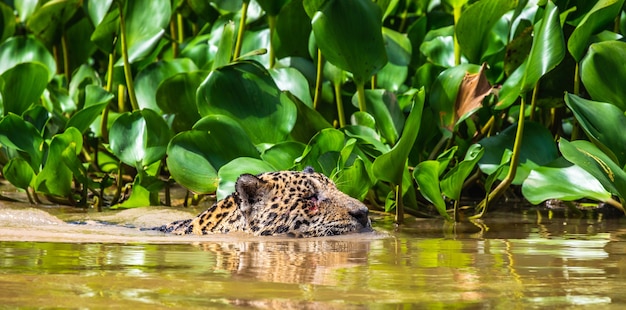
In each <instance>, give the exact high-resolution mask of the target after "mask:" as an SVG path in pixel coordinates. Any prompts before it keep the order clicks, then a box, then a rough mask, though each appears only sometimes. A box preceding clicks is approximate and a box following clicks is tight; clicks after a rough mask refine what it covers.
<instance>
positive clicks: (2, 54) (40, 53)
mask: <svg viewBox="0 0 626 310" xmlns="http://www.w3.org/2000/svg"><path fill="white" fill-rule="evenodd" d="M27 62H37V63H40V65H43V66H44V67H45V68H46V69H47V72H46V73H47V75H46V76H47V79H46V81H48V82H49V81H51V80H52V78H53V77H54V75H55V74H56V72H57V67H56V62H55V61H54V57H52V54H50V52H49V51H48V49H46V47H45V46H44V45H43V44H41V42H39V41H37V40H36V39H34V38H32V37H13V38H10V39H8V40H6V41H5V42H3V43H2V44H0V74H2V73H4V72H6V71H7V70H9V69H11V68H13V67H15V66H17V65H18V64H21V63H27Z"/></svg>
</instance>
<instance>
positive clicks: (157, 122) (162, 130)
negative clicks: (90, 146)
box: [109, 109, 172, 170]
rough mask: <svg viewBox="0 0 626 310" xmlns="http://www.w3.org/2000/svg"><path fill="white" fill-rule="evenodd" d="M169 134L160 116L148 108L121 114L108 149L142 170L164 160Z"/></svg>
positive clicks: (110, 137)
mask: <svg viewBox="0 0 626 310" xmlns="http://www.w3.org/2000/svg"><path fill="white" fill-rule="evenodd" d="M171 136H172V133H171V131H170V129H169V127H168V126H167V124H166V123H165V121H164V120H163V118H161V116H160V115H158V114H157V113H156V112H154V111H152V110H150V109H144V110H140V111H135V112H133V113H124V114H122V115H120V116H119V117H118V118H117V119H116V120H115V122H114V123H113V125H112V126H111V130H110V133H109V141H110V147H111V151H113V154H115V156H117V157H118V158H119V159H120V160H121V161H122V162H123V163H125V164H127V165H129V166H133V167H135V168H137V170H143V169H145V168H144V167H147V166H148V165H150V164H152V163H154V162H156V161H158V160H161V159H163V157H164V156H165V151H166V148H167V144H168V142H169V141H170V137H171Z"/></svg>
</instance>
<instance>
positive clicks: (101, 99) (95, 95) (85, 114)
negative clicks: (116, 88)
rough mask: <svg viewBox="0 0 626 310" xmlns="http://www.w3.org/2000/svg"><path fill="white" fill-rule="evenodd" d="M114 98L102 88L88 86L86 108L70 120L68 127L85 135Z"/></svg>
mask: <svg viewBox="0 0 626 310" xmlns="http://www.w3.org/2000/svg"><path fill="white" fill-rule="evenodd" d="M113 98H114V96H113V94H111V93H109V92H107V91H106V90H104V89H103V88H102V87H100V86H95V85H87V87H86V88H85V106H84V107H83V108H82V109H81V110H80V111H78V112H76V114H74V115H73V116H72V117H71V118H70V119H69V121H68V122H67V125H66V127H76V129H78V131H80V132H81V133H85V131H86V130H87V129H88V128H89V126H90V125H91V124H92V123H93V122H94V121H95V120H96V119H97V118H98V116H100V114H101V113H102V111H103V110H104V108H105V107H106V106H107V104H109V101H111V100H112V99H113Z"/></svg>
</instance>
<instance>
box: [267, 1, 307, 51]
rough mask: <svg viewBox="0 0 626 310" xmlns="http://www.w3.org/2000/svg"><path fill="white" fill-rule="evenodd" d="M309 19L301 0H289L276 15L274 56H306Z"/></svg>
mask: <svg viewBox="0 0 626 310" xmlns="http://www.w3.org/2000/svg"><path fill="white" fill-rule="evenodd" d="M310 33H311V21H310V19H309V17H308V16H307V15H306V12H305V11H304V7H303V5H302V1H290V2H289V3H287V4H286V5H285V6H284V7H283V9H282V11H281V13H280V14H278V16H277V17H276V30H275V31H274V34H273V36H274V37H273V42H272V43H273V45H274V48H275V49H276V58H278V59H281V58H284V57H287V56H290V57H308V56H309V52H308V44H309V34H310Z"/></svg>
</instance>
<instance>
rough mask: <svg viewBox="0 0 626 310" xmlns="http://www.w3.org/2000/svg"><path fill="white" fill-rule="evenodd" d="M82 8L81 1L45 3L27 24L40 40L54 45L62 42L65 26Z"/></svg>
mask: <svg viewBox="0 0 626 310" xmlns="http://www.w3.org/2000/svg"><path fill="white" fill-rule="evenodd" d="M80 6H81V1H80V0H57V1H49V2H46V3H44V4H43V5H42V6H41V7H40V8H38V9H37V10H36V11H35V12H34V13H33V15H32V16H31V17H30V18H29V19H28V21H27V22H26V26H27V27H28V28H29V29H30V31H31V32H32V33H33V34H34V35H35V36H37V38H39V39H40V40H42V41H44V42H46V43H47V44H53V43H56V42H57V41H59V40H60V38H61V35H63V31H64V30H65V29H64V28H65V24H67V22H68V21H70V19H71V18H72V17H73V16H74V14H75V13H76V11H78V9H79V8H80Z"/></svg>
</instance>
